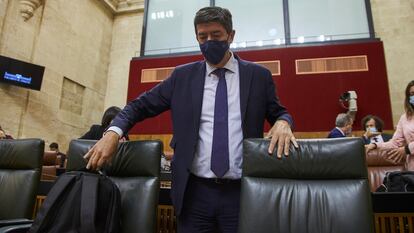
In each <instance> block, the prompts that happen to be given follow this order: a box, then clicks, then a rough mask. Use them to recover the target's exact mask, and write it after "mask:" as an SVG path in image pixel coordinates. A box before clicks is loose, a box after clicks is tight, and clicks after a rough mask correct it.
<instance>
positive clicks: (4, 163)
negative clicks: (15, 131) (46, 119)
mask: <svg viewBox="0 0 414 233" xmlns="http://www.w3.org/2000/svg"><path fill="white" fill-rule="evenodd" d="M43 150H44V141H43V140H40V139H16V140H0V227H2V226H7V225H13V224H22V223H30V222H31V221H29V220H28V219H30V218H32V215H33V207H34V204H35V200H36V192H37V189H38V186H39V183H40V174H41V167H42V157H43Z"/></svg>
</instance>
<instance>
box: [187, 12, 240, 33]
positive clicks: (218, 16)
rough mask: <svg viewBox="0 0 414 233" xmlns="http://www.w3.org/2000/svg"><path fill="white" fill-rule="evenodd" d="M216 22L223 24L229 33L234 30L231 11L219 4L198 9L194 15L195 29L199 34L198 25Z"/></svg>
mask: <svg viewBox="0 0 414 233" xmlns="http://www.w3.org/2000/svg"><path fill="white" fill-rule="evenodd" d="M212 22H216V23H219V24H221V25H222V26H223V27H224V29H226V31H227V33H230V32H232V31H233V21H232V19H231V13H230V11H229V10H227V9H226V8H221V7H218V6H209V7H204V8H201V9H200V10H199V11H197V13H196V15H195V17H194V29H195V32H196V34H197V25H198V24H202V23H212Z"/></svg>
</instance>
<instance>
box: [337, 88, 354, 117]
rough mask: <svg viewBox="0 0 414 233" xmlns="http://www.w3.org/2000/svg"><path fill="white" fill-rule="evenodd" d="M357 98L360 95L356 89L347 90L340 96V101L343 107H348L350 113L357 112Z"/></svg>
mask: <svg viewBox="0 0 414 233" xmlns="http://www.w3.org/2000/svg"><path fill="white" fill-rule="evenodd" d="M357 98H358V96H357V93H356V91H347V92H344V93H342V95H341V96H339V102H340V103H341V105H342V107H344V108H345V109H348V111H349V112H350V113H355V112H356V111H357V110H358V106H357Z"/></svg>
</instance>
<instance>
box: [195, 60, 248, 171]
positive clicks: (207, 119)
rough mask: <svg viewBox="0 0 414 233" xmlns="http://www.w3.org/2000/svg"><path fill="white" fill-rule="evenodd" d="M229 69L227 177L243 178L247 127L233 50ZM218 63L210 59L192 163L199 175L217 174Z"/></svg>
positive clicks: (227, 81) (227, 79)
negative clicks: (213, 152)
mask: <svg viewBox="0 0 414 233" xmlns="http://www.w3.org/2000/svg"><path fill="white" fill-rule="evenodd" d="M224 68H226V69H227V70H228V71H227V72H226V75H225V78H226V83H227V99H228V124H229V165H230V169H229V171H227V173H226V174H225V175H224V177H223V178H228V179H240V178H241V166H242V159H243V157H242V154H243V145H242V142H243V131H242V127H241V125H242V123H241V113H240V76H239V64H238V61H237V59H235V58H234V56H233V54H232V55H231V58H230V59H229V61H228V62H227V64H226V65H225V66H224ZM214 70H216V68H215V67H213V66H210V65H209V64H208V63H206V76H205V83H204V94H203V104H202V109H201V119H200V130H199V133H198V144H197V150H196V153H195V155H194V160H193V163H192V167H191V172H192V173H193V174H194V175H196V176H199V177H205V178H214V177H216V175H215V174H214V173H213V171H211V168H210V166H211V150H212V145H213V128H214V105H215V96H216V89H217V85H218V79H219V78H218V77H217V76H216V75H215V74H213V73H212V72H213V71H214Z"/></svg>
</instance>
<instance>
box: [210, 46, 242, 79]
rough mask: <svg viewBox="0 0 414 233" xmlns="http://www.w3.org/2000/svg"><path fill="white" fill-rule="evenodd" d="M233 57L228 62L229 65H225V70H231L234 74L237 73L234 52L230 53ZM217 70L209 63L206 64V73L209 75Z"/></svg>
mask: <svg viewBox="0 0 414 233" xmlns="http://www.w3.org/2000/svg"><path fill="white" fill-rule="evenodd" d="M230 54H231V57H230V59H229V60H228V61H227V63H226V64H225V65H224V67H223V68H226V69H227V70H229V71H230V72H232V73H235V72H236V70H237V65H238V62H237V59H236V58H235V57H234V54H233V52H231V51H230ZM216 69H217V68H216V67H214V66H212V65H210V64H209V63H208V62H206V71H207V75H208V76H210V74H211V73H212V72H213V71H215V70H216Z"/></svg>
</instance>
